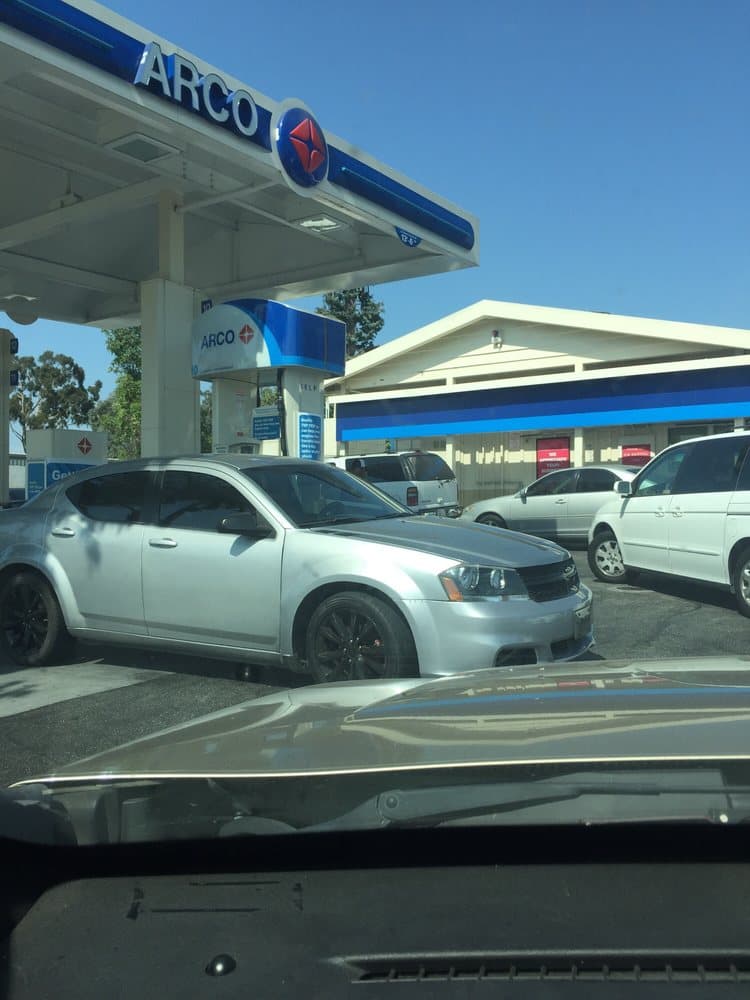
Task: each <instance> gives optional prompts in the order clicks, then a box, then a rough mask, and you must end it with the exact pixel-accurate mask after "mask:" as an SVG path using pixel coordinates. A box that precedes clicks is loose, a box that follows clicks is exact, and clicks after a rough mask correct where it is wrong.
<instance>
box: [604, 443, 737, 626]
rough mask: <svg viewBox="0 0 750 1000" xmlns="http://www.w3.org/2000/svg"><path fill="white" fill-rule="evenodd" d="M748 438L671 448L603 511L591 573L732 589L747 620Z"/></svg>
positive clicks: (620, 486)
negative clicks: (655, 576) (660, 576)
mask: <svg viewBox="0 0 750 1000" xmlns="http://www.w3.org/2000/svg"><path fill="white" fill-rule="evenodd" d="M748 451H750V433H748V432H742V431H739V432H736V433H734V434H717V435H715V436H713V437H705V438H696V439H695V440H693V441H684V442H682V443H681V444H675V445H672V446H671V447H670V448H667V449H665V450H664V451H662V452H661V453H660V454H659V455H657V456H656V458H654V459H653V460H652V461H651V462H649V464H648V465H647V466H645V468H644V469H643V470H642V471H641V472H640V473H639V474H638V476H637V477H636V478H635V479H634V480H633V482H630V483H628V482H621V483H616V484H615V493H616V494H618V495H617V496H616V497H613V498H612V499H611V500H608V501H607V502H606V503H605V504H604V506H603V507H601V508H600V509H599V510H598V512H597V514H596V516H595V517H594V521H593V523H592V527H591V530H590V532H589V550H588V558H589V565H590V566H591V569H592V571H593V573H594V574H595V575H596V576H597V577H598V578H599V579H600V580H603V581H605V582H606V583H619V582H622V581H623V580H625V579H627V578H628V576H629V575H630V574H632V572H633V571H636V570H649V571H652V572H657V573H669V574H673V575H674V576H681V577H685V578H687V579H690V580H700V581H701V582H703V583H710V584H715V585H717V586H720V587H724V588H727V589H730V590H731V591H732V592H733V593H734V595H735V597H736V599H737V606H738V608H739V610H740V613H741V614H743V615H746V616H747V617H750V457H748Z"/></svg>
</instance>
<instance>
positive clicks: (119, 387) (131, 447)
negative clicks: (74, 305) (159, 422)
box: [91, 326, 141, 459]
mask: <svg viewBox="0 0 750 1000" xmlns="http://www.w3.org/2000/svg"><path fill="white" fill-rule="evenodd" d="M104 337H105V340H106V343H107V350H108V351H109V352H110V354H111V355H112V361H111V363H110V365H109V370H110V371H111V372H112V373H113V374H114V375H116V376H117V378H116V379H115V387H114V389H113V390H112V392H111V393H110V395H109V396H107V398H106V399H103V400H102V401H101V402H100V403H99V405H98V406H97V407H96V409H95V410H94V413H93V415H92V419H91V426H92V428H93V429H94V430H97V431H106V432H107V435H108V438H109V457H110V458H120V459H124V458H137V457H138V456H139V455H140V453H141V331H140V328H139V327H137V326H126V327H119V328H118V329H116V330H105V333H104Z"/></svg>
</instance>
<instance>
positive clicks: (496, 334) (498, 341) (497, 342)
mask: <svg viewBox="0 0 750 1000" xmlns="http://www.w3.org/2000/svg"><path fill="white" fill-rule="evenodd" d="M492 346H493V348H494V349H495V350H496V351H499V350H500V348H501V347H502V346H503V335H502V333H501V332H500V330H493V331H492Z"/></svg>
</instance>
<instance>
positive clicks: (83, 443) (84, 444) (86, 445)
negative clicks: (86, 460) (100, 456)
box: [77, 437, 94, 455]
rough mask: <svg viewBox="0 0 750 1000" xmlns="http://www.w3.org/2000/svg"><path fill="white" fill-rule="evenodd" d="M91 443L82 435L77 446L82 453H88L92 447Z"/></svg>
mask: <svg viewBox="0 0 750 1000" xmlns="http://www.w3.org/2000/svg"><path fill="white" fill-rule="evenodd" d="M93 447H94V446H93V444H92V443H91V442H90V441H89V439H88V438H87V437H82V438H81V440H80V441H79V442H78V445H77V448H78V450H79V451H80V452H81V454H83V455H88V453H89V452H90V451H91V449H92V448H93Z"/></svg>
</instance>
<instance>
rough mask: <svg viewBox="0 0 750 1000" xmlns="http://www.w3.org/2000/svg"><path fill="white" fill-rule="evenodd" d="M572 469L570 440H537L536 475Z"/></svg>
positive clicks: (565, 438)
mask: <svg viewBox="0 0 750 1000" xmlns="http://www.w3.org/2000/svg"><path fill="white" fill-rule="evenodd" d="M568 468H570V438H567V437H564V438H537V439H536V475H537V479H538V478H539V476H544V475H546V474H547V473H548V472H554V471H555V469H568Z"/></svg>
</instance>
